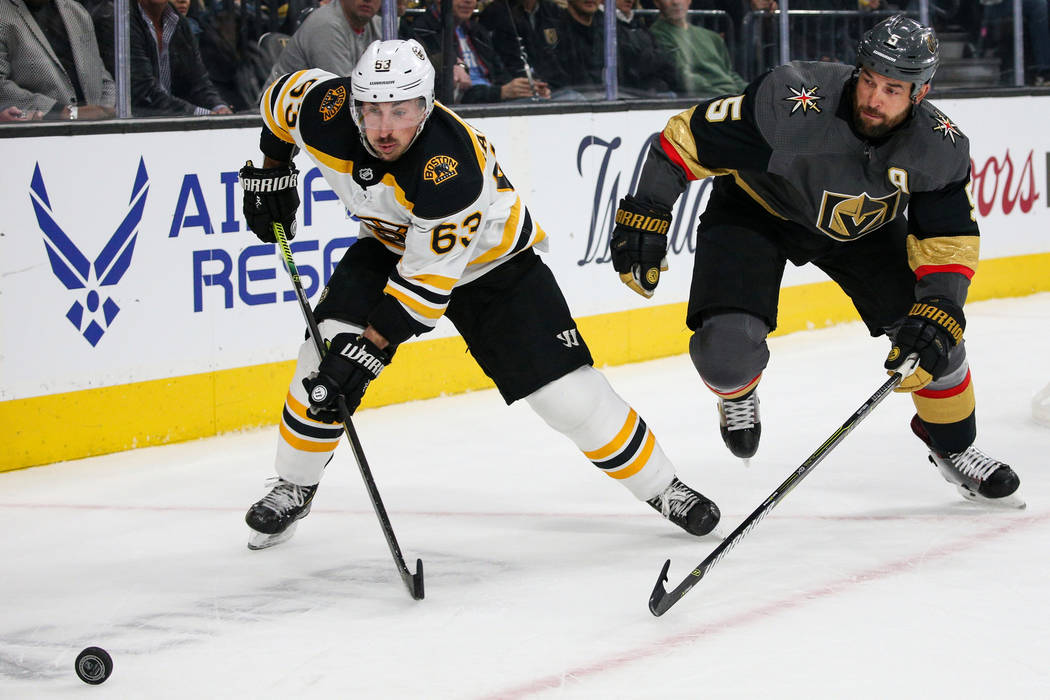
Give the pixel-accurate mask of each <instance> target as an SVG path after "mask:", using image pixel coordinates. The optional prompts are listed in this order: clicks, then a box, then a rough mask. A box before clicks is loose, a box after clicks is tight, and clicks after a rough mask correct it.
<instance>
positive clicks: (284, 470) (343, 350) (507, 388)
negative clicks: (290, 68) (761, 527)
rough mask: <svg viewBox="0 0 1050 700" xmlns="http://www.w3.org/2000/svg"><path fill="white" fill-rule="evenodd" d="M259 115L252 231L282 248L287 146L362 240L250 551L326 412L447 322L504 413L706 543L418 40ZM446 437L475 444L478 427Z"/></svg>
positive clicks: (702, 520) (259, 544) (289, 496)
mask: <svg viewBox="0 0 1050 700" xmlns="http://www.w3.org/2000/svg"><path fill="white" fill-rule="evenodd" d="M261 111H262V115H263V121H264V124H265V126H264V128H263V132H262V139H261V144H260V145H261V148H262V151H263V153H264V154H265V160H264V161H263V164H262V165H263V167H262V168H256V167H254V166H253V165H252V164H251V163H250V162H249V164H248V165H246V166H245V167H244V168H243V169H242V170H241V172H240V178H241V183H242V185H243V187H244V192H245V197H244V214H245V218H246V220H247V221H248V225H249V227H250V228H251V229H252V231H253V232H255V233H256V235H258V236H259V237H260V238H261V239H262V240H264V241H267V242H271V243H272V242H273V241H274V234H273V230H272V226H273V224H274V223H275V222H279V223H281V224H283V225H284V228H285V230H286V231H288V232H291V233H292V234H293V235H294V230H295V228H294V227H295V213H296V209H297V208H298V205H299V195H298V191H297V189H296V175H297V172H298V171H297V170H296V169H295V166H294V164H293V162H292V161H293V157H294V155H295V153H296V152H297V150H299V149H301V150H303V151H305V152H306V154H307V155H308V156H309V157H310V159H311V160H312V161H313V162H314V163H315V164H316V165H317V167H318V168H319V169H320V171H321V172H322V173H323V175H324V177H325V179H326V180H327V182H328V184H329V185H330V186H331V188H332V189H333V190H334V191H335V192H336V193H337V194H338V195H339V198H340V200H341V201H342V203H343V204H344V205H345V206H346V208H347V209H348V210H349V211H350V212H351V213H353V215H354V216H355V218H357V219H358V220H360V222H361V225H360V229H359V232H358V241H357V242H356V243H354V244H353V245H352V246H351V247H350V248H349V249H348V251H347V253H346V255H345V256H344V257H343V259H342V260H341V261H340V263H339V265H338V266H337V267H336V269H335V271H334V272H333V274H332V277H331V280H330V281H329V282H328V284H327V286H326V287H325V289H324V291H323V292H322V294H321V300H320V301H319V303H318V304H317V307H316V309H315V316H316V318H317V321H318V325H319V330H320V333H321V334H322V335H323V336H324V342H325V346H326V347H327V348H328V350H327V352H326V353H325V356H324V357H323V358H322V359H321V360H320V363H318V358H317V357H316V355H315V351H314V343H313V342H312V340H309V339H308V340H307V341H306V342H305V343H303V345H302V349H301V350H300V353H299V359H298V363H297V365H296V369H295V376H294V377H293V379H292V382H291V386H290V387H289V390H288V394H287V397H286V399H285V404H284V411H283V415H282V419H281V424H280V431H279V433H280V436H279V439H278V446H277V459H276V471H277V476H276V481H275V483H274V484H273V487H272V488H271V490H270V492H269V493H268V494H267V495H266V496H265V497H264V498H262V499H261V500H260V501H259V502H258V503H255V504H254V505H253V506H252V507H251V508H250V509H249V511H248V514H247V516H246V520H247V523H248V525H249V527H250V528H251V533H250V538H249V543H248V546H249V547H250V548H251V549H261V548H264V547H269V546H272V545H274V544H278V543H279V542H282V541H284V540H286V539H288V537H290V536H291V534H292V532H293V531H294V528H295V524H296V522H297V521H298V520H299V519H301V518H303V517H305V516H306V515H307V514H308V513H309V512H310V506H311V503H312V500H313V497H314V494H315V492H316V490H317V485H318V483H319V481H320V479H321V475H322V472H323V470H324V467H325V465H326V464H327V463H328V461H329V460H330V459H331V457H332V453H333V452H334V451H335V448H336V446H337V445H338V443H339V440H340V437H341V435H342V434H343V429H342V426H341V425H339V422H340V420H341V419H340V414H339V411H338V409H337V401H338V399H337V397H338V396H340V395H342V396H343V397H344V398H345V399H346V403H347V405H348V407H349V409H350V411H351V412H353V411H354V410H355V409H356V408H357V407H358V405H359V404H360V402H361V399H362V397H363V396H364V393H365V390H366V389H367V387H368V386H369V384H370V382H372V381H374V380H376V379H378V377H379V374H380V372H382V370H383V368H384V367H385V366H386V365H388V364H389V363H390V362H391V361H392V360H393V359H394V355H395V351H396V349H397V347H398V345H399V344H401V343H403V342H404V341H406V340H408V339H409V338H411V337H412V336H416V335H420V334H423V333H426V332H427V331H429V330H431V329H433V328H434V326H435V325H436V324H437V322H438V319H439V318H441V317H442V316H445V317H447V318H448V319H449V320H450V321H451V322H452V323H453V325H455V327H456V328H457V330H459V332H460V334H461V335H462V336H463V339H464V340H465V341H466V343H467V346H468V348H469V350H470V353H471V355H472V356H473V357H474V359H475V360H476V361H477V362H478V364H479V365H480V366H481V368H482V369H483V370H484V371H485V373H486V374H487V375H488V376H489V377H490V378H491V379H492V380H493V381H494V382H495V384H496V387H497V388H498V389H499V391H500V393H501V395H502V396H503V398H504V399H505V400H506V402H507V403H511V402H513V401H516V400H518V399H525V401H527V402H528V404H529V406H530V407H531V408H532V409H533V410H534V411H535V412H536V413H537V414H539V415H540V417H542V418H543V420H544V421H546V422H547V424H548V425H550V426H551V427H552V428H554V429H555V430H557V431H558V432H560V433H562V434H563V435H565V436H566V437H567V438H569V439H570V440H571V441H572V442H573V443H575V444H576V446H577V447H578V448H579V449H580V451H581V452H583V454H584V456H585V457H586V458H587V459H589V460H590V461H591V462H592V463H593V464H594V465H595V466H597V467H598V469H599V470H600V471H601V472H603V473H605V474H607V475H608V476H610V477H612V478H614V479H616V480H617V481H619V482H620V483H621V484H623V485H624V486H625V487H627V489H628V490H630V491H631V492H632V493H633V494H634V495H635V496H637V497H638V498H639V499H641V500H643V501H646V502H647V503H649V505H651V506H652V507H653V508H655V509H656V510H658V511H659V512H660V513H661V514H662V515H663V516H664V517H665V518H668V519H669V520H671V521H672V522H673V523H675V524H676V525H678V526H680V527H682V528H683V529H684V530H686V531H687V532H689V533H691V534H693V535H704V534H707V533H708V532H710V531H711V530H712V529H713V528H714V526H715V524H716V523H717V522H718V518H719V513H718V508H717V507H716V506H715V504H714V503H713V502H711V501H710V500H708V499H707V498H705V497H704V496H703V495H702V494H700V493H698V492H697V491H694V490H693V489H691V488H690V487H689V486H687V485H685V484H684V483H682V482H681V481H680V480H679V479H678V478H677V477H676V476H675V469H674V466H673V465H672V464H671V462H670V460H669V459H668V458H667V456H666V455H665V454H664V452H663V450H662V449H661V447H660V444H659V443H658V442H657V440H656V438H655V436H654V435H653V432H652V430H650V429H649V427H648V426H647V425H646V423H645V421H644V420H642V418H641V417H640V416H639V415H638V414H637V413H636V412H635V411H634V409H632V408H631V407H630V406H629V405H627V403H626V402H624V400H623V399H622V398H620V396H619V395H618V394H617V393H616V392H615V391H613V389H612V387H611V386H610V385H609V383H608V381H606V379H605V377H604V376H603V375H602V374H601V373H599V372H598V371H597V370H595V369H594V368H593V367H592V366H591V365H592V361H591V355H590V351H589V350H588V348H587V344H586V343H585V342H584V340H583V338H582V337H581V335H580V333H579V331H578V329H577V328H576V323H575V321H574V320H573V319H572V316H571V315H570V313H569V309H568V307H567V305H566V303H565V299H564V297H563V296H562V293H561V290H560V289H559V287H558V284H557V282H556V281H555V279H554V276H553V275H552V273H551V271H550V269H549V268H548V267H547V266H546V265H545V264H544V263H543V262H542V260H541V259H540V257H539V256H538V255H536V253H535V252H534V250H535V249H546V244H547V240H546V239H547V234H546V233H545V232H544V230H543V229H542V228H541V227H540V226H539V224H538V223H537V222H536V221H535V220H534V219H533V218H532V215H531V214H530V212H529V210H528V208H527V207H526V206H525V204H524V203H523V202H522V200H521V198H520V197H519V196H518V194H517V192H516V191H515V190H514V187H513V185H512V184H511V182H510V180H509V179H508V178H507V176H506V175H505V174H504V172H503V170H502V169H501V168H500V164H499V163H498V161H497V159H496V150H495V147H494V146H493V145H492V144H491V143H490V142H489V141H488V140H487V139H486V138H485V136H484V135H483V134H481V133H480V132H479V131H477V130H476V129H474V128H473V127H471V126H470V125H469V124H467V123H466V122H464V121H462V120H461V119H460V118H459V117H458V116H457V115H456V114H455V113H454V112H452V111H451V110H449V109H448V108H446V107H444V106H443V105H441V104H440V103H436V102H434V68H433V67H432V66H431V64H430V61H429V60H428V59H427V57H426V54H425V53H424V51H423V48H422V47H421V46H420V45H419V44H418V43H417V42H415V41H411V40H410V41H397V40H394V41H377V42H374V43H373V44H371V45H370V46H369V47H368V48H367V49H366V50H365V53H364V54H363V55H362V57H361V59H360V61H359V62H358V63H357V66H356V67H355V69H354V71H353V73H352V74H351V76H349V77H342V78H341V77H337V76H335V75H332V74H331V73H326V72H325V71H321V70H304V71H299V72H297V73H292V74H289V75H286V76H283V77H282V78H280V79H278V80H277V81H276V82H275V83H274V84H273V85H271V86H270V87H269V88H268V89H267V90H266V92H265V93H264V95H263V98H262V104H261ZM290 237H291V236H290V235H289V238H290ZM428 370H429V371H432V372H440V371H441V368H440V367H432V368H428ZM452 429H455V430H459V431H462V433H463V439H464V440H469V439H470V435H471V433H472V431H478V430H485V427H484V426H461V425H456V426H454V428H452ZM498 459H499V457H498V456H496V455H494V456H493V460H494V461H498ZM494 469H498V465H494ZM525 476H526V475H518V476H517V478H524V477H525ZM508 478H515V477H514V475H510V477H508ZM504 486H505V484H504Z"/></svg>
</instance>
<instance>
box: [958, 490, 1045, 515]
mask: <svg viewBox="0 0 1050 700" xmlns="http://www.w3.org/2000/svg"><path fill="white" fill-rule="evenodd" d="M955 488H956V489H958V490H959V493H961V494H962V497H963V498H965V499H966V500H967V501H969V502H970V503H977V504H978V505H982V506H988V507H989V508H996V509H1003V510H1024V509H1025V508H1027V507H1028V504H1027V503H1025V502H1024V501H1023V500H1021V497H1020V496H1018V495H1017V492H1016V491H1015V492H1014V493H1011V494H1010V495H1009V496H1003V497H1002V498H985V497H984V496H982V495H980V494H976V493H974V492H973V491H970V490H969V489H967V488H964V487H962V486H956V487H955Z"/></svg>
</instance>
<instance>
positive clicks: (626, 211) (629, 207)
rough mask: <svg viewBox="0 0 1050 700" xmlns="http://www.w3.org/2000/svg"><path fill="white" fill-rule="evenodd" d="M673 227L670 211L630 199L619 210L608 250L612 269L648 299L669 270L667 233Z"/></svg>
mask: <svg viewBox="0 0 1050 700" xmlns="http://www.w3.org/2000/svg"><path fill="white" fill-rule="evenodd" d="M670 227H671V212H670V210H668V209H663V208H659V209H653V208H650V207H647V206H644V205H642V204H640V203H639V202H638V201H637V200H635V198H634V197H632V196H631V195H627V196H626V197H624V198H623V199H621V200H620V208H619V209H617V210H616V227H615V228H614V229H613V234H612V240H611V241H610V242H609V250H610V252H611V253H612V263H613V268H614V269H615V270H616V271H617V272H619V273H620V280H621V281H622V282H623V283H624V284H626V285H627V286H628V287H630V288H631V289H633V290H634V291H636V292H638V293H639V294H641V295H642V296H643V297H645V298H646V299H649V298H650V297H652V296H653V292H654V291H655V290H656V285H657V284H659V283H660V271H661V270H666V269H667V230H668V229H669V228H670Z"/></svg>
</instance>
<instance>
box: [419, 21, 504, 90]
mask: <svg viewBox="0 0 1050 700" xmlns="http://www.w3.org/2000/svg"><path fill="white" fill-rule="evenodd" d="M463 29H464V31H465V32H466V34H467V39H468V40H469V41H470V44H471V46H473V47H474V55H475V56H476V57H477V59H478V62H479V63H481V65H483V66H484V67H485V68H486V69H487V70H488V73H489V75H488V79H489V81H491V83H492V84H491V85H472V86H470V88H469V89H468V90H466V91H465V92H464V93H463V95H462V97H461V98H460V102H465V103H471V102H474V103H479V102H499V101H500V86H502V85H504V84H505V83H508V82H510V80H511V75H510V73H508V72H507V69H506V67H505V66H504V65H503V61H501V60H500V57H499V54H498V53H497V52H496V49H495V47H494V46H493V43H492V35H491V34H489V30H487V29H485V27H483V26H481V24H480V23H479V22H478V21H476V20H473V19H471V20H469V21H467V22H466V23H465V24H464V25H463ZM441 32H442V23H441V18H440V17H438V16H437V13H436V12H435V11H434V10H430V11H427V12H425V13H423V14H421V15H419V16H418V17H416V19H415V21H414V22H412V38H413V39H415V40H416V41H418V42H419V43H420V44H422V45H423V48H424V49H425V50H426V52H427V54H429V55H430V60H431V62H433V64H434V70H436V71H437V75H438V81H437V85H436V86H435V88H436V90H437V94H438V95H441V94H444V93H443V91H442V88H443V85H442V84H441V75H442V70H441V66H442V62H443V60H444V59H443V56H442V52H441ZM456 56H457V57H459V42H456Z"/></svg>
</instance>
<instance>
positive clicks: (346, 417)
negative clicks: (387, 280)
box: [273, 222, 423, 600]
mask: <svg viewBox="0 0 1050 700" xmlns="http://www.w3.org/2000/svg"><path fill="white" fill-rule="evenodd" d="M273 233H274V236H275V237H276V238H277V245H278V247H279V248H280V249H281V255H282V256H283V257H284V269H285V270H287V271H288V276H289V277H291V278H292V285H293V286H294V287H295V295H296V296H297V297H298V298H299V308H300V309H301V310H302V312H303V318H305V319H306V325H307V327H308V328H309V329H310V337H311V338H313V341H314V347H315V348H316V349H317V357H318V359H321V358H323V357H324V353H325V347H324V339H323V338H322V337H321V331H320V329H318V327H317V321H316V320H315V319H314V315H313V312H312V311H310V302H309V300H308V299H307V298H306V292H305V291H303V283H302V282H301V281H300V280H299V270H298V269H297V268H296V267H295V260H294V259H293V258H292V249H291V248H290V247H289V246H288V238H287V236H285V233H284V226H282V225H281V224H279V223H276V222H275V223H274V224H273ZM337 401H338V402H339V416H340V418H342V419H343V430H344V431H346V437H347V438H349V440H350V446H351V447H352V448H353V450H354V459H356V460H357V467H358V469H360V470H361V478H362V479H364V482H365V488H366V489H368V498H369V499H370V500H371V501H372V508H373V509H375V512H376V517H377V518H379V524H380V526H382V528H383V536H384V537H386V543H387V546H389V547H390V554H391V555H392V556H393V557H394V563H395V564H397V570H398V572H399V573H400V574H401V580H402V581H404V582H405V585H406V586H407V587H408V592H409V594H410V595H411V596H412V597H413V598H415V599H416V600H422V599H423V561H422V560H421V559H416V573H414V574H413V573H411V572H410V571H409V570H408V566H406V565H405V558H404V556H402V554H401V547H399V546H398V544H397V538H396V537H394V528H393V527H391V525H390V518H389V517H388V516H387V514H386V508H384V507H383V499H382V498H380V497H379V489H377V488H376V482H375V480H374V479H373V478H372V470H371V469H369V468H368V460H366V459H365V451H364V448H362V447H361V440H359V439H358V437H357V431H356V430H354V423H353V421H352V420H351V419H350V410H349V409H348V408H347V407H346V399H345V398H343V396H342V395H340V396H339V397H338V398H337Z"/></svg>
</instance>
